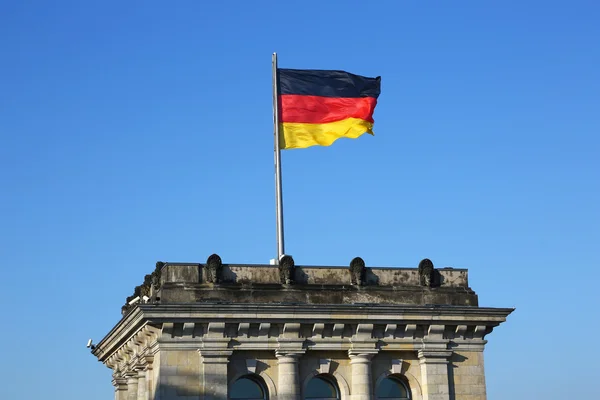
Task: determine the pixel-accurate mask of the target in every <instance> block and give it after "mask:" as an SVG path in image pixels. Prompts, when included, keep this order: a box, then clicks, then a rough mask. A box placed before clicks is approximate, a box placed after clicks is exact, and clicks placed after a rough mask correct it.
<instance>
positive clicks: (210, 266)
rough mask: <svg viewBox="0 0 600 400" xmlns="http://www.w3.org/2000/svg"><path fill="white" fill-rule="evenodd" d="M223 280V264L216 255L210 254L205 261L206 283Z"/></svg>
mask: <svg viewBox="0 0 600 400" xmlns="http://www.w3.org/2000/svg"><path fill="white" fill-rule="evenodd" d="M222 279H223V262H222V261H221V257H219V255H218V254H212V255H211V256H210V257H208V259H207V260H206V281H207V282H209V283H219V282H221V280H222Z"/></svg>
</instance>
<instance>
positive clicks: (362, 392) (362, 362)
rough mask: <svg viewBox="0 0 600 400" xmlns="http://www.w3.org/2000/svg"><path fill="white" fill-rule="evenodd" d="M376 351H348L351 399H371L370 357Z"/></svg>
mask: <svg viewBox="0 0 600 400" xmlns="http://www.w3.org/2000/svg"><path fill="white" fill-rule="evenodd" d="M376 353H377V351H376V350H374V351H373V350H371V351H369V350H367V351H364V352H363V351H356V350H350V351H348V356H349V357H350V365H351V366H352V387H351V394H352V400H371V399H372V398H373V385H372V379H371V358H373V356H374V355H375V354H376Z"/></svg>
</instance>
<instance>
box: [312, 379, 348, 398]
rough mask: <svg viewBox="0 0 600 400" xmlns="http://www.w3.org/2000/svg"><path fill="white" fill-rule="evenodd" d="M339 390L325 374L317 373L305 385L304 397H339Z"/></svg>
mask: <svg viewBox="0 0 600 400" xmlns="http://www.w3.org/2000/svg"><path fill="white" fill-rule="evenodd" d="M339 393H340V391H339V390H338V388H337V385H336V384H335V382H334V381H333V380H332V379H330V378H329V377H327V376H324V375H317V376H315V377H314V378H312V379H311V380H310V381H309V382H308V385H307V386H306V393H304V398H305V399H312V400H316V399H336V400H337V399H339V398H340V395H339Z"/></svg>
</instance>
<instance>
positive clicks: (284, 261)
mask: <svg viewBox="0 0 600 400" xmlns="http://www.w3.org/2000/svg"><path fill="white" fill-rule="evenodd" d="M294 268H295V264H294V259H293V258H292V256H283V257H281V259H280V260H279V280H280V282H281V283H282V284H286V285H291V284H292V283H294Z"/></svg>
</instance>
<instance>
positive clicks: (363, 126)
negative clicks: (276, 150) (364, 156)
mask: <svg viewBox="0 0 600 400" xmlns="http://www.w3.org/2000/svg"><path fill="white" fill-rule="evenodd" d="M365 133H369V134H371V135H373V123H372V122H368V121H365V120H363V119H359V118H346V119H343V120H341V121H335V122H329V123H326V124H307V123H299V122H284V123H283V124H281V135H280V141H281V143H280V146H281V148H282V149H304V148H306V147H311V146H330V145H331V144H332V143H333V142H335V141H336V140H338V139H339V138H342V137H345V138H349V139H356V138H357V137H359V136H361V135H363V134H365Z"/></svg>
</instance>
